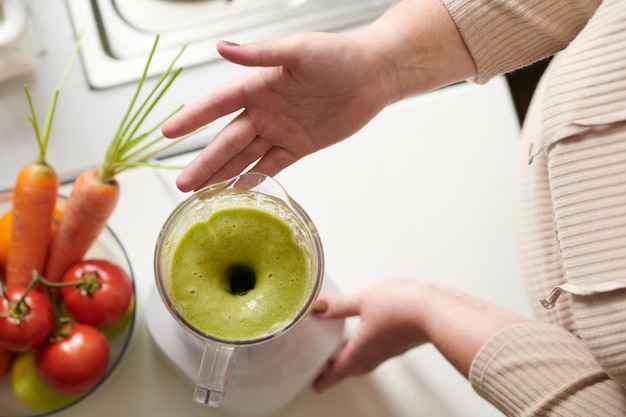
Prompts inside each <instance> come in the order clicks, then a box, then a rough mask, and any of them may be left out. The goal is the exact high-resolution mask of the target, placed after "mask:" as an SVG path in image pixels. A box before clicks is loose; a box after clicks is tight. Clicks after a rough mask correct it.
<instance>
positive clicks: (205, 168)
mask: <svg viewBox="0 0 626 417" xmlns="http://www.w3.org/2000/svg"><path fill="white" fill-rule="evenodd" d="M256 136H257V132H256V129H255V127H254V125H253V123H252V121H251V120H250V117H249V116H248V113H247V112H246V111H243V112H241V113H240V114H239V115H238V116H237V117H236V118H235V119H233V120H232V121H231V122H230V123H229V124H228V125H226V126H225V127H224V128H223V129H222V130H221V131H220V132H219V133H218V134H217V135H216V136H215V137H214V138H213V140H212V141H211V142H209V144H208V145H207V146H206V147H205V148H204V149H203V150H202V151H201V152H200V153H199V154H198V155H197V156H196V157H195V158H194V159H193V160H192V161H191V162H190V163H189V164H188V165H187V166H186V167H185V169H183V170H182V171H181V173H180V174H178V177H177V178H176V186H177V187H178V188H179V189H180V190H181V191H185V192H186V191H192V190H194V189H197V188H198V187H199V186H200V185H201V184H204V183H206V182H207V181H208V180H209V179H210V178H212V177H213V176H214V175H215V173H216V172H218V171H219V170H220V169H221V168H222V167H223V166H224V165H225V164H227V163H228V162H229V161H230V160H231V159H233V158H234V157H235V156H236V155H237V154H238V153H239V152H241V151H242V150H244V149H245V148H246V147H248V146H249V145H250V143H252V141H254V139H255V138H256ZM240 163H242V164H243V162H241V161H240ZM244 168H246V166H242V167H241V170H243V169H244Z"/></svg>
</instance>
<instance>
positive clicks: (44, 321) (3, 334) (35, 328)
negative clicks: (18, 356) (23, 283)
mask: <svg viewBox="0 0 626 417" xmlns="http://www.w3.org/2000/svg"><path fill="white" fill-rule="evenodd" d="M24 292H25V289H24V288H12V289H10V290H7V291H6V294H5V295H4V296H0V346H2V347H4V348H5V349H9V350H12V351H14V352H23V351H25V350H29V349H34V348H36V347H37V346H39V345H41V344H42V343H44V342H45V341H46V339H48V336H50V333H51V332H52V329H53V328H54V310H53V308H52V303H51V302H50V298H48V296H46V295H44V294H43V293H41V292H39V291H35V290H31V291H29V292H28V294H26V296H25V297H24V300H23V301H22V302H21V303H20V302H19V301H20V299H21V298H22V295H23V294H24Z"/></svg>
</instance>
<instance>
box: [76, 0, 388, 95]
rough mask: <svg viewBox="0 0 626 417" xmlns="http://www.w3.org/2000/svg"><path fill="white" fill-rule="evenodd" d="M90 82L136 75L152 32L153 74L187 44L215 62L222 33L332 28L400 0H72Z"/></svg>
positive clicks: (251, 37)
mask: <svg viewBox="0 0 626 417" xmlns="http://www.w3.org/2000/svg"><path fill="white" fill-rule="evenodd" d="M66 1H67V5H68V8H69V11H70V17H71V20H72V23H73V25H74V28H75V31H76V33H80V32H83V33H84V34H83V41H82V48H81V53H82V58H83V64H84V67H85V70H86V72H87V78H88V80H89V83H90V85H91V87H92V88H107V87H112V86H116V85H119V84H123V83H127V82H132V81H135V80H136V79H137V74H140V73H141V68H142V67H143V65H144V63H145V59H146V55H147V53H148V51H149V50H150V47H151V45H152V43H153V42H154V37H155V36H156V35H157V34H159V35H160V37H161V40H160V43H159V51H157V54H156V56H155V59H154V61H153V63H154V64H153V71H154V72H153V74H157V73H161V72H162V71H163V70H164V69H165V68H166V66H167V64H168V63H169V60H170V59H171V56H172V54H175V53H176V52H177V51H178V50H179V49H180V47H182V45H183V44H185V43H188V44H189V46H188V47H187V50H186V51H185V54H184V55H183V56H182V57H181V61H180V64H181V65H184V66H187V67H189V66H192V65H200V64H206V63H209V62H212V61H214V60H216V59H219V58H220V57H219V56H218V55H217V53H216V52H215V44H216V42H217V41H218V40H219V39H227V40H230V41H233V42H240V43H244V42H250V41H255V40H259V39H263V38H268V37H274V36H281V35H286V34H290V33H294V32H300V31H333V30H340V29H343V28H348V27H351V26H355V25H359V24H364V23H367V22H370V21H371V20H373V19H374V18H376V17H378V16H379V15H380V14H381V13H382V12H383V11H384V10H385V9H386V8H387V7H389V6H390V5H391V4H392V3H395V1H396V0H133V1H126V0H91V1H85V0H66Z"/></svg>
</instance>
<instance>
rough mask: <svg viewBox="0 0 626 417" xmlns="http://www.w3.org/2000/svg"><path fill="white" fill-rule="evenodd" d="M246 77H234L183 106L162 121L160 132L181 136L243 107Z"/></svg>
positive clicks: (170, 135)
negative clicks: (195, 100)
mask: <svg viewBox="0 0 626 417" xmlns="http://www.w3.org/2000/svg"><path fill="white" fill-rule="evenodd" d="M248 79H249V74H245V75H242V76H240V77H238V78H235V79H234V80H231V81H229V82H227V83H225V84H223V85H221V86H220V87H218V88H216V89H215V90H213V91H212V92H211V93H210V94H207V95H206V96H204V97H203V98H201V99H200V100H198V101H197V102H195V103H193V104H191V105H189V106H187V107H185V108H184V109H182V110H181V111H179V112H178V113H176V114H174V115H173V116H172V117H170V118H169V119H168V120H167V121H166V122H165V123H163V125H162V126H161V133H163V136H165V137H166V138H177V137H181V136H183V135H186V134H188V133H191V132H194V131H195V130H197V129H199V128H201V127H203V126H206V125H207V124H209V123H211V122H213V121H215V120H217V119H219V118H220V117H223V116H227V115H229V114H232V113H234V112H236V111H238V110H240V109H242V108H244V107H245V97H246V94H245V93H244V85H246V83H248Z"/></svg>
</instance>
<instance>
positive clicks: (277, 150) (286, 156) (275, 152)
mask: <svg viewBox="0 0 626 417" xmlns="http://www.w3.org/2000/svg"><path fill="white" fill-rule="evenodd" d="M297 160H298V157H296V156H294V155H293V154H292V153H290V152H288V151H287V150H286V149H284V148H281V147H278V146H275V147H273V148H271V149H270V150H269V151H267V152H266V153H265V154H264V155H263V156H262V157H261V158H260V159H259V160H258V162H257V163H256V164H255V165H254V166H253V167H252V170H253V171H254V172H260V173H263V174H265V175H269V176H270V177H273V176H275V175H276V174H278V173H279V172H280V171H282V170H283V169H285V168H287V167H288V166H289V165H291V164H293V163H294V162H296V161H297Z"/></svg>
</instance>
